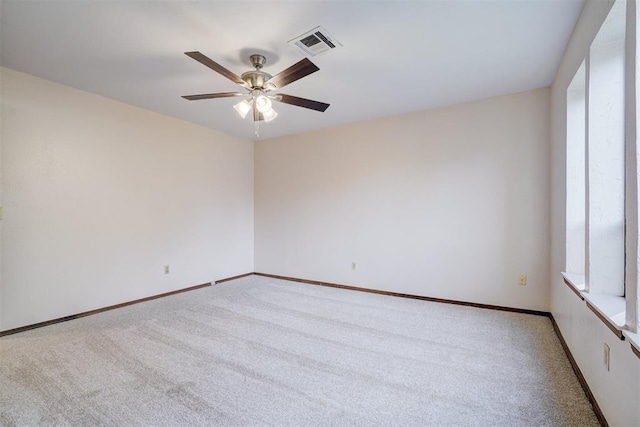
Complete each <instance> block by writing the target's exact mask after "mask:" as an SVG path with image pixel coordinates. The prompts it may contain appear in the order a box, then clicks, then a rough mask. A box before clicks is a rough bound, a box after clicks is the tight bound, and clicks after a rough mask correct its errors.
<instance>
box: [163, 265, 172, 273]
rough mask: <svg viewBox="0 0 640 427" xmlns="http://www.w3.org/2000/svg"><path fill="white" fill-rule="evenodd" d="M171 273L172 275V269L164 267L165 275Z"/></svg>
mask: <svg viewBox="0 0 640 427" xmlns="http://www.w3.org/2000/svg"><path fill="white" fill-rule="evenodd" d="M169 273H171V269H170V268H169V266H168V265H165V266H164V274H169Z"/></svg>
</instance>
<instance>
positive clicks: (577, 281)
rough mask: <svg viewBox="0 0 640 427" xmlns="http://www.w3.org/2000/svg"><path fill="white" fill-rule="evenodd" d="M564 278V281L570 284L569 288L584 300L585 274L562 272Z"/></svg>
mask: <svg viewBox="0 0 640 427" xmlns="http://www.w3.org/2000/svg"><path fill="white" fill-rule="evenodd" d="M562 278H563V279H564V283H565V284H566V285H567V286H569V289H571V290H572V291H573V293H574V294H576V295H577V296H578V297H579V298H580V299H581V300H584V296H583V295H582V293H583V292H584V291H585V278H584V274H575V273H562Z"/></svg>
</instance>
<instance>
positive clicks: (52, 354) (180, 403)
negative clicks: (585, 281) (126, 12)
mask: <svg viewBox="0 0 640 427" xmlns="http://www.w3.org/2000/svg"><path fill="white" fill-rule="evenodd" d="M0 425H9V426H13V425H18V426H23V425H78V426H80V425H82V426H85V425H118V426H136V425H165V426H177V425H279V426H280V425H420V426H425V425H434V426H440V425H451V426H463V425H479V426H596V425H598V423H597V420H596V418H595V416H594V414H593V411H592V410H591V407H590V405H589V403H588V401H587V399H586V397H585V395H584V393H583V392H582V389H581V388H580V385H579V384H578V381H577V379H576V377H575V375H574V374H573V372H572V370H571V367H570V365H569V362H568V360H567V358H566V356H565V355H564V353H563V350H562V347H561V346H560V342H559V341H558V339H557V337H556V336H555V334H554V332H553V329H552V326H551V323H550V321H549V319H547V318H545V317H539V316H532V315H526V314H516V313H507V312H499V311H492V310H484V309H477V308H471V307H461V306H453V305H447V304H439V303H431V302H425V301H417V300H410V299H402V298H394V297H389V296H382V295H374V294H366V293H361V292H354V291H347V290H342V289H332V288H325V287H320V286H313V285H304V284H300V283H294V282H286V281H281V280H275V279H268V278H263V277H257V276H249V277H246V278H243V279H238V280H235V281H232V282H227V283H223V284H220V285H215V286H212V287H210V288H204V289H200V290H196V291H191V292H186V293H183V294H179V295H175V296H171V297H167V298H162V299H158V300H154V301H150V302H145V303H142V304H137V305H134V306H129V307H126V308H122V309H118V310H113V311H110V312H106V313H102V314H98V315H94V316H90V317H86V318H83V319H78V320H73V321H70V322H65V323H60V324H57V325H53V326H48V327H45V328H41V329H36V330H33V331H29V332H24V333H20V334H16V335H10V336H6V337H3V338H0Z"/></svg>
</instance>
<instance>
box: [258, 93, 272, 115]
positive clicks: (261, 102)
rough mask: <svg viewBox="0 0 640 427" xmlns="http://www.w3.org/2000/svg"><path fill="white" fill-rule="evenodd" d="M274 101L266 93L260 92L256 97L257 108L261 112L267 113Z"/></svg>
mask: <svg viewBox="0 0 640 427" xmlns="http://www.w3.org/2000/svg"><path fill="white" fill-rule="evenodd" d="M271 105H272V102H271V100H270V99H269V98H267V97H266V96H265V95H263V94H260V95H258V96H257V97H256V108H257V109H258V111H260V112H261V113H266V112H267V111H269V110H270V109H271Z"/></svg>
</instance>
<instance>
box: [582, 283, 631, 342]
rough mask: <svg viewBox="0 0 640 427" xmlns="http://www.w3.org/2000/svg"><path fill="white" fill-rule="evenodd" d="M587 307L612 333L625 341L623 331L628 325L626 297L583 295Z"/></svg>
mask: <svg viewBox="0 0 640 427" xmlns="http://www.w3.org/2000/svg"><path fill="white" fill-rule="evenodd" d="M582 296H583V297H584V300H585V301H586V302H587V307H589V308H590V309H591V311H593V312H594V313H595V315H596V316H598V317H599V318H600V320H602V321H603V322H604V324H605V325H607V327H608V328H609V329H611V332H613V333H614V334H616V336H617V337H618V338H620V339H621V340H624V334H623V331H625V324H626V317H625V316H626V302H625V300H624V297H616V296H611V295H601V294H589V293H583V294H582Z"/></svg>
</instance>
